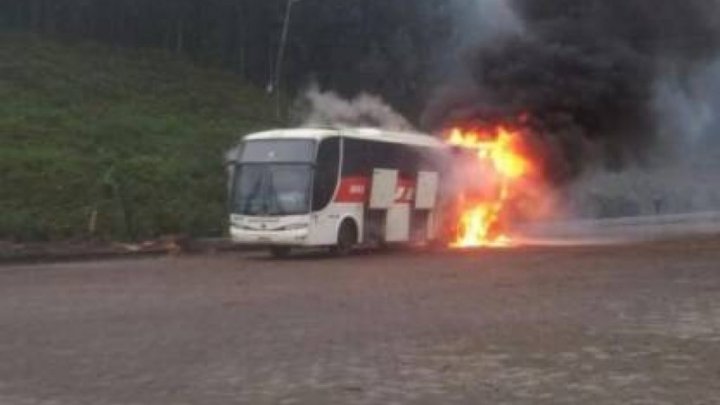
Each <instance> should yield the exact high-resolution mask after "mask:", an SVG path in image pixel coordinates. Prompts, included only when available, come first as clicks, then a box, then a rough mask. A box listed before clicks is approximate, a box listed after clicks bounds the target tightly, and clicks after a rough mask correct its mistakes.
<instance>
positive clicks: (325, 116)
mask: <svg viewBox="0 0 720 405" xmlns="http://www.w3.org/2000/svg"><path fill="white" fill-rule="evenodd" d="M299 105H300V106H299V107H298V109H297V111H296V115H297V116H299V118H300V121H301V122H302V125H303V126H305V127H333V128H335V127H337V128H346V127H374V128H382V129H387V130H393V131H413V130H414V128H413V126H412V124H410V122H409V121H408V120H407V119H405V117H403V116H402V115H401V114H400V113H398V112H396V111H395V110H393V109H392V107H390V106H389V105H388V104H387V103H385V102H384V101H383V100H382V99H381V98H380V97H378V96H373V95H369V94H364V93H363V94H360V95H358V96H357V97H355V98H353V99H343V98H342V97H340V96H339V95H337V94H336V93H334V92H331V91H328V92H323V91H320V89H319V88H318V87H317V86H312V87H310V89H309V90H308V91H306V92H305V94H303V96H302V97H301V99H300V100H299Z"/></svg>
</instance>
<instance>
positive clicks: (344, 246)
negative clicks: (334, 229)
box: [330, 219, 358, 256]
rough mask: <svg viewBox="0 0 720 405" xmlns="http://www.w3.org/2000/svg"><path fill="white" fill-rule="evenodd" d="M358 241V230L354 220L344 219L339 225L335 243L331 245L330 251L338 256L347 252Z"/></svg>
mask: <svg viewBox="0 0 720 405" xmlns="http://www.w3.org/2000/svg"><path fill="white" fill-rule="evenodd" d="M357 242H358V230H357V226H356V225H355V222H353V221H351V220H349V219H346V220H345V221H343V223H342V225H340V231H338V240H337V245H335V246H333V247H332V248H331V249H330V251H331V252H332V253H333V254H335V255H338V256H345V255H347V254H349V253H350V252H351V251H352V249H353V247H354V246H355V245H356V244H357Z"/></svg>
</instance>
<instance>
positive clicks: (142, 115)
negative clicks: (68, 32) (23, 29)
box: [0, 34, 277, 241]
mask: <svg viewBox="0 0 720 405" xmlns="http://www.w3.org/2000/svg"><path fill="white" fill-rule="evenodd" d="M0 100H2V101H1V103H0V240H2V239H6V240H8V239H10V240H21V241H27V240H58V239H75V238H88V237H93V238H101V239H110V238H112V239H123V240H132V239H143V238H151V237H156V236H159V235H164V234H176V233H182V234H189V235H219V234H222V232H223V231H224V228H225V221H226V219H225V217H226V215H225V211H226V208H225V204H226V203H225V202H226V186H225V185H226V177H225V171H224V167H223V154H224V152H225V151H226V150H227V149H228V148H229V147H231V146H232V145H233V144H234V143H236V142H237V140H238V139H239V136H240V135H241V134H244V133H247V132H251V131H254V130H258V129H261V128H267V127H271V126H275V125H277V124H276V123H275V122H273V119H272V118H271V117H272V113H271V112H272V108H271V103H270V100H268V99H267V96H265V95H264V94H263V93H262V91H260V90H258V89H257V88H254V87H252V86H249V85H246V84H245V83H243V82H242V81H241V80H239V79H238V78H237V77H236V76H234V75H232V74H230V73H227V72H223V71H219V70H213V69H207V68H201V67H197V66H194V65H192V64H191V63H190V62H188V61H185V60H182V59H178V58H177V57H175V56H172V55H170V54H166V53H162V52H158V51H149V50H129V49H126V50H118V49H113V48H109V47H106V46H101V45H98V44H93V43H81V44H78V43H73V44H66V43H62V42H57V41H49V40H44V39H39V38H37V37H31V36H26V35H22V36H19V35H8V34H5V35H0Z"/></svg>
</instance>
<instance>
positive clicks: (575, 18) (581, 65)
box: [423, 0, 720, 183]
mask: <svg viewBox="0 0 720 405" xmlns="http://www.w3.org/2000/svg"><path fill="white" fill-rule="evenodd" d="M511 5H512V8H513V10H514V12H515V13H516V14H517V16H518V18H519V20H520V21H521V23H522V24H523V25H524V26H523V28H522V29H521V30H517V31H515V32H513V33H511V34H506V35H503V36H501V37H499V38H494V39H493V40H492V41H485V42H483V44H482V45H479V46H476V47H474V48H471V49H469V50H467V51H466V54H465V57H464V61H465V63H466V66H465V67H466V68H467V77H466V78H463V79H458V80H455V81H454V82H451V83H449V84H447V85H446V86H444V87H443V88H442V89H441V90H439V91H438V93H437V95H436V97H435V98H434V99H433V101H432V102H431V103H430V104H429V105H428V107H427V108H426V110H425V113H424V116H423V125H424V126H425V127H427V128H428V129H432V130H438V129H441V128H444V127H446V126H449V125H455V124H458V123H460V124H461V123H468V122H469V123H473V124H482V123H488V122H503V121H508V120H510V121H513V120H515V118H516V117H519V116H526V117H529V118H528V119H527V120H526V121H525V124H524V125H526V126H527V127H529V128H530V132H531V133H532V134H533V136H532V138H533V139H532V142H533V143H534V144H535V146H536V147H537V148H538V150H539V151H540V154H541V160H542V163H543V167H544V169H545V171H546V175H547V176H548V178H549V179H550V180H551V181H553V182H555V183H563V182H567V181H569V180H571V179H573V178H575V177H576V176H577V175H579V174H580V173H581V172H582V171H583V169H584V168H586V167H587V165H588V163H589V162H598V163H600V164H603V165H605V166H606V167H608V168H610V169H621V168H623V167H625V166H626V165H628V164H630V163H633V164H636V163H637V164H642V163H643V162H644V161H646V159H647V158H648V154H649V153H651V150H652V147H653V145H654V144H655V143H656V140H657V133H658V131H657V129H658V128H657V122H658V120H657V116H656V111H655V108H654V103H653V102H654V99H655V90H656V85H657V83H658V80H661V78H662V77H663V76H664V75H666V74H669V73H668V72H672V74H673V75H676V76H678V77H676V78H675V79H677V80H678V81H680V82H683V81H684V80H686V79H689V78H690V77H692V75H693V74H694V72H696V70H697V69H699V68H701V67H702V66H705V65H706V64H708V63H710V62H711V61H712V60H713V58H715V57H717V56H718V49H720V0H514V1H512V2H511Z"/></svg>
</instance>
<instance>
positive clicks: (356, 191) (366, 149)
mask: <svg viewBox="0 0 720 405" xmlns="http://www.w3.org/2000/svg"><path fill="white" fill-rule="evenodd" d="M450 150H451V148H450V147H449V146H448V145H447V144H446V143H445V142H443V141H441V140H440V139H437V138H434V137H431V136H428V135H421V134H413V133H398V132H388V131H381V130H376V129H292V130H276V131H269V132H263V133H258V134H252V135H248V136H246V137H245V138H244V140H243V142H242V143H241V145H240V147H239V148H238V150H237V152H236V153H235V156H233V162H232V167H233V170H232V171H231V172H232V180H231V193H230V194H231V198H230V210H231V218H230V234H231V236H232V239H233V240H234V241H235V242H237V243H244V244H262V245H267V246H269V247H270V250H271V252H272V253H273V255H276V256H284V255H286V254H287V253H288V252H289V251H290V249H291V248H293V247H328V248H330V249H331V250H332V251H334V252H336V253H341V254H342V253H346V252H348V251H349V250H350V249H352V248H353V247H354V246H357V245H378V244H386V243H387V244H390V243H429V242H432V241H435V240H438V239H440V238H441V236H442V230H441V224H442V223H443V222H444V221H443V220H442V214H443V213H442V208H441V207H443V205H444V203H443V201H442V198H441V196H442V192H441V191H442V190H441V188H442V185H443V184H444V181H445V179H444V177H445V176H446V173H448V170H447V168H448V165H449V164H450V162H451V159H450Z"/></svg>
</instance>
